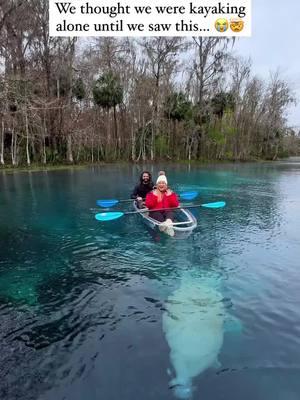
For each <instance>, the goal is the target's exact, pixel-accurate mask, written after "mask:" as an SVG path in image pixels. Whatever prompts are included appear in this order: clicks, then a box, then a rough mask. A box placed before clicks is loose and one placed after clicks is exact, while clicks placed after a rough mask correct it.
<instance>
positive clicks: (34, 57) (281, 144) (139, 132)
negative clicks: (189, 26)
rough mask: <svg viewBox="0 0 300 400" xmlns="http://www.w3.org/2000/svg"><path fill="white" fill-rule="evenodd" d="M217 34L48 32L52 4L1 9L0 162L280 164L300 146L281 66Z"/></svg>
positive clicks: (7, 4) (8, 1)
mask: <svg viewBox="0 0 300 400" xmlns="http://www.w3.org/2000/svg"><path fill="white" fill-rule="evenodd" d="M233 46H234V42H233V41H232V40H228V39H224V38H209V37H208V38H191V39H182V38H174V37H168V38H162V37H156V38H140V39H138V40H133V39H128V38H123V39H116V38H111V37H108V38H94V39H90V40H89V41H86V40H79V39H77V38H51V37H49V31H48V1H46V0H45V1H44V0H42V1H41V0H38V1H36V0H26V1H23V0H20V1H19V2H18V3H16V2H14V1H12V0H4V1H2V2H1V6H0V63H1V64H2V65H1V68H0V163H1V164H2V165H12V166H17V165H19V164H23V165H24V164H25V165H28V166H29V165H31V164H32V163H35V164H36V163H38V164H42V165H46V164H49V163H50V164H53V163H58V164H59V163H64V162H68V163H86V162H88V163H93V162H99V161H115V160H124V161H125V160H131V161H140V160H151V161H154V160H156V159H159V158H163V159H165V160H174V161H175V160H202V159H210V160H226V159H228V160H249V159H270V160H273V159H276V158H278V157H281V156H287V155H296V154H299V151H300V138H299V132H296V131H295V130H293V129H291V128H289V127H288V126H287V122H286V119H285V112H286V109H287V107H288V106H289V105H290V103H291V102H293V101H294V99H293V95H292V92H291V90H290V88H289V86H288V84H287V83H286V82H285V81H284V80H282V79H281V78H280V76H279V75H278V74H277V73H274V74H273V75H271V76H270V79H269V80H268V81H267V82H266V81H262V80H261V79H260V78H258V77H256V76H253V74H252V72H251V62H250V60H243V59H240V58H237V57H233V55H232V54H233V52H232V49H233Z"/></svg>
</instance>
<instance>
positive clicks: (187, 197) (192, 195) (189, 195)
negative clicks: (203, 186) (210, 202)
mask: <svg viewBox="0 0 300 400" xmlns="http://www.w3.org/2000/svg"><path fill="white" fill-rule="evenodd" d="M197 196H198V192H195V191H194V192H183V193H180V195H179V197H180V199H183V200H194V198H195V197H197Z"/></svg>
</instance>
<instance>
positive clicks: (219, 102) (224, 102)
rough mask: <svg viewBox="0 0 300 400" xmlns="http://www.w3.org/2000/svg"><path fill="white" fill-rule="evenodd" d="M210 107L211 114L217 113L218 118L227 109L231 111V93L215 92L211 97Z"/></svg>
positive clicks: (233, 106)
mask: <svg viewBox="0 0 300 400" xmlns="http://www.w3.org/2000/svg"><path fill="white" fill-rule="evenodd" d="M211 107H212V112H213V114H215V115H217V116H218V117H219V118H222V117H223V114H224V112H225V111H226V110H227V109H228V110H231V111H233V110H234V108H235V100H234V97H233V94H232V93H226V92H220V93H217V94H216V95H215V96H214V97H213V98H212V99H211Z"/></svg>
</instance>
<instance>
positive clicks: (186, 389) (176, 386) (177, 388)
mask: <svg viewBox="0 0 300 400" xmlns="http://www.w3.org/2000/svg"><path fill="white" fill-rule="evenodd" d="M170 389H172V390H173V393H174V395H175V397H177V399H181V400H191V399H192V395H193V387H192V385H191V382H185V383H183V382H182V383H181V382H179V381H178V380H177V379H173V380H172V381H171V382H170Z"/></svg>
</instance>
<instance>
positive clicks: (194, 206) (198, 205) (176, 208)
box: [123, 204, 209, 215]
mask: <svg viewBox="0 0 300 400" xmlns="http://www.w3.org/2000/svg"><path fill="white" fill-rule="evenodd" d="M204 206H205V205H204ZM196 207H203V204H194V205H192V206H183V207H180V206H179V207H172V208H154V209H152V210H149V209H148V208H147V209H143V208H141V211H126V212H124V213H123V214H124V215H129V214H139V213H146V212H154V211H169V210H181V209H185V208H196ZM208 208H209V207H208Z"/></svg>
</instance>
